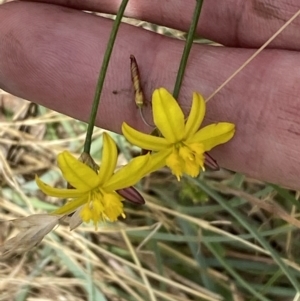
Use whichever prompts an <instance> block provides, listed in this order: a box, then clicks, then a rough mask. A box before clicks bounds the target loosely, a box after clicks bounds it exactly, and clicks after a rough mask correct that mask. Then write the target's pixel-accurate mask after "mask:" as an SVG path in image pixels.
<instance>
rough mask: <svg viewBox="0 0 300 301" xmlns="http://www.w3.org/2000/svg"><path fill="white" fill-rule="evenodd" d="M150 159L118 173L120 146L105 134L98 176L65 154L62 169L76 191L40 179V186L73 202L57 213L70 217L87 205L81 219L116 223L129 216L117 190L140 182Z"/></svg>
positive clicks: (141, 159)
mask: <svg viewBox="0 0 300 301" xmlns="http://www.w3.org/2000/svg"><path fill="white" fill-rule="evenodd" d="M149 157H150V155H146V156H140V157H137V158H135V159H133V160H131V161H130V162H129V163H128V164H127V165H125V166H124V167H122V168H121V169H119V170H118V171H117V172H116V173H114V170H115V168H116V163H117V147H116V144H115V142H114V140H113V139H112V138H111V137H110V136H109V135H108V134H106V133H104V134H103V153H102V164H101V167H100V169H99V172H98V173H96V172H95V171H94V170H93V169H92V168H90V167H89V166H88V165H86V164H84V163H82V162H80V161H78V160H77V159H76V158H75V157H74V156H72V155H71V154H70V153H69V152H68V151H64V152H62V153H61V154H59V155H58V157H57V161H58V166H59V168H60V170H61V172H62V174H63V177H64V178H65V179H66V181H67V182H68V183H69V184H70V185H71V186H72V187H74V189H60V188H54V187H51V186H49V185H47V184H45V183H44V182H43V181H41V180H40V179H39V178H38V177H37V176H36V183H37V185H38V186H39V188H40V189H41V190H42V191H43V192H44V193H45V194H47V195H50V196H54V197H59V198H67V199H71V200H70V201H69V202H67V203H66V204H65V205H64V206H63V207H61V208H59V209H57V210H56V211H54V212H53V214H58V215H60V214H68V213H71V212H74V211H75V210H76V209H77V208H79V207H81V206H83V207H82V210H81V212H80V216H81V218H82V220H83V221H84V222H89V221H90V220H92V221H93V222H94V224H95V225H97V223H98V222H99V221H104V220H108V221H112V222H113V221H116V220H117V218H118V216H120V215H121V216H123V217H124V216H125V215H124V212H123V204H122V202H121V200H122V197H121V196H120V195H119V194H118V193H116V192H115V191H116V190H119V189H123V188H126V187H129V186H132V185H134V184H135V183H137V182H138V181H139V180H140V179H141V178H142V177H143V176H144V172H143V167H144V166H145V165H147V163H148V161H149Z"/></svg>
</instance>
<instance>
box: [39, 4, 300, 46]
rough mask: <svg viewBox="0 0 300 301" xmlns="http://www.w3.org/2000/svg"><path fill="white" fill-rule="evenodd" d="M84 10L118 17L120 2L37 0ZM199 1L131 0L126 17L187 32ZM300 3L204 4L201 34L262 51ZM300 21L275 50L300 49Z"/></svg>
mask: <svg viewBox="0 0 300 301" xmlns="http://www.w3.org/2000/svg"><path fill="white" fill-rule="evenodd" d="M35 1H38V2H48V3H54V4H59V5H64V6H68V7H73V8H76V9H82V10H91V11H99V12H104V13H112V14H115V13H116V12H117V10H118V8H119V5H120V3H121V1H120V0H114V1H112V0H101V1H99V0H86V1H78V0H35ZM195 5H196V1H182V0H177V1H161V0H152V1H148V0H131V1H129V4H128V7H127V10H126V16H128V17H132V18H136V19H139V20H144V21H148V22H151V23H154V24H158V25H163V26H167V27H171V28H175V29H178V30H182V31H184V32H186V31H188V28H189V26H190V23H191V19H192V15H193V10H194V8H195ZM299 9H300V2H299V1H298V0H274V1H271V2H270V1H268V0H260V1H238V0H230V1H219V0H210V1H204V2H203V7H202V12H201V17H200V20H199V25H198V30H197V33H198V34H199V35H202V36H204V37H206V38H207V39H211V40H213V41H216V42H218V43H221V44H224V45H226V46H232V47H260V46H261V45H263V44H264V43H265V42H266V41H267V40H268V39H269V38H270V37H271V36H272V35H273V34H274V33H275V32H276V31H277V30H278V29H279V28H281V27H282V26H283V25H284V24H285V23H286V22H287V21H288V20H289V19H290V18H291V17H292V16H293V15H294V14H295V13H296V12H297V11H298V10H299ZM299 29H300V18H299V17H298V18H297V19H296V20H295V21H294V22H293V23H291V24H290V25H289V26H288V27H287V28H286V29H285V30H284V31H283V32H282V33H281V34H280V35H279V36H278V37H277V38H276V39H275V40H274V41H273V42H272V43H271V44H270V46H269V47H272V48H283V49H295V50H296V49H300V30H299Z"/></svg>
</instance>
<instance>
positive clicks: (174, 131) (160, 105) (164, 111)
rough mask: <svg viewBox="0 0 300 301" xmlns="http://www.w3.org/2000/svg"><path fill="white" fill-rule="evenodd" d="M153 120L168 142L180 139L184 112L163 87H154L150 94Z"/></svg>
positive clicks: (182, 132) (182, 133) (182, 130)
mask: <svg viewBox="0 0 300 301" xmlns="http://www.w3.org/2000/svg"><path fill="white" fill-rule="evenodd" d="M152 107H153V120H154V123H155V125H156V126H157V127H158V129H159V130H160V132H161V133H162V135H163V136H164V137H165V138H166V139H167V140H168V142H169V143H175V142H178V141H180V140H182V138H183V135H184V114H183V112H182V110H181V108H180V106H179V104H178V102H177V101H176V100H175V99H174V97H173V96H172V94H170V92H168V91H167V90H166V89H165V88H159V89H156V90H155V91H154V92H153V96H152Z"/></svg>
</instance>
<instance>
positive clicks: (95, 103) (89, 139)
mask: <svg viewBox="0 0 300 301" xmlns="http://www.w3.org/2000/svg"><path fill="white" fill-rule="evenodd" d="M128 1H129V0H122V3H121V5H120V8H119V10H118V13H117V15H116V19H115V21H114V24H113V28H112V31H111V34H110V37H109V40H108V43H107V47H106V50H105V53H104V57H103V62H102V66H101V70H100V73H99V77H98V81H97V87H96V91H95V96H94V100H93V105H92V109H91V115H90V118H89V124H88V128H87V132H86V137H85V141H84V147H83V151H84V152H85V153H88V154H89V153H90V150H91V144H92V135H93V130H94V126H95V120H96V116H97V112H98V107H99V103H100V96H101V92H102V89H103V84H104V80H105V76H106V71H107V67H108V64H109V60H110V57H111V53H112V50H113V46H114V43H115V40H116V36H117V33H118V29H119V26H120V23H121V20H122V17H123V15H124V11H125V8H126V6H127V3H128Z"/></svg>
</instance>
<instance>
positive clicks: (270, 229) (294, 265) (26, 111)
mask: <svg viewBox="0 0 300 301" xmlns="http://www.w3.org/2000/svg"><path fill="white" fill-rule="evenodd" d="M0 108H1V113H0V129H1V134H0V147H1V152H0V164H1V168H0V171H1V173H0V181H1V187H2V188H1V195H0V218H1V220H2V222H1V232H0V245H1V244H3V243H4V241H7V239H9V238H11V237H13V236H15V235H16V234H17V233H18V229H16V227H14V224H13V223H11V222H9V220H11V219H15V218H20V217H25V216H28V215H31V214H39V213H46V212H50V211H51V210H53V209H54V208H56V206H58V205H60V203H59V204H58V201H57V200H56V199H53V198H50V197H45V196H44V195H43V194H41V192H40V191H39V190H38V189H37V186H36V185H35V182H34V175H35V174H38V175H39V176H41V177H42V178H43V179H44V180H45V181H47V182H48V183H52V184H53V185H56V186H60V185H64V183H63V182H62V178H61V175H60V173H59V171H58V168H57V167H56V163H55V158H56V155H57V153H59V152H60V151H62V150H64V149H69V150H70V151H72V152H73V153H74V154H77V155H78V156H79V154H80V151H81V149H82V145H83V141H84V137H85V130H86V125H85V124H83V123H81V122H78V121H76V120H73V119H71V118H68V117H66V116H63V115H61V114H58V113H56V112H53V111H50V110H48V109H45V108H43V107H40V106H36V105H35V104H32V103H30V102H27V101H24V100H21V99H18V98H16V97H13V96H11V95H8V94H6V93H5V92H3V91H1V92H0ZM101 134H102V130H101V129H97V130H96V131H95V135H94V142H93V146H94V147H93V150H92V155H93V156H94V158H98V157H99V154H98V149H99V146H101ZM114 137H115V139H116V141H117V142H118V146H119V148H120V150H121V151H122V154H121V155H120V160H121V162H122V161H124V160H126V158H127V157H128V156H129V155H130V154H131V149H130V146H129V145H128V144H127V143H126V142H125V140H124V139H123V138H122V137H120V136H117V135H114ZM139 188H140V189H141V191H143V192H144V196H145V199H146V205H145V206H140V207H137V206H132V205H130V204H129V203H128V204H127V205H126V215H127V218H126V220H121V221H120V222H118V223H115V224H105V225H102V226H101V227H100V229H99V230H98V231H97V232H95V230H94V227H93V226H91V225H81V226H80V227H79V228H77V229H76V230H74V231H70V230H69V227H68V225H67V224H64V223H61V224H60V225H59V226H58V227H56V229H55V230H54V231H52V232H51V233H50V234H49V235H48V236H46V238H45V239H44V240H43V241H42V243H41V244H40V245H38V246H37V247H36V248H34V249H32V250H30V251H29V252H24V253H21V254H20V253H16V254H14V256H11V257H9V258H6V259H5V260H2V261H0V300H5V301H6V300H17V301H21V300H70V301H72V300H97V301H98V300H99V301H102V300H111V301H117V300H139V301H144V300H151V301H154V300H164V301H167V300H170V301H184V300H214V301H217V300H226V301H227V300H232V301H237V300H249V301H254V300H264V301H266V300H281V301H284V300H295V301H296V300H300V297H299V292H300V284H299V283H298V282H299V271H300V265H299V259H298V258H299V250H300V248H299V247H300V246H299V245H300V243H299V240H298V238H299V224H300V222H299V221H298V215H299V209H300V205H299V202H298V197H299V195H298V194H297V193H295V192H293V191H287V190H285V189H284V188H281V187H277V186H274V185H269V184H266V183H262V182H259V181H256V180H254V179H250V178H246V177H245V176H243V175H241V174H235V173H232V172H229V171H226V170H221V171H218V172H206V173H205V174H202V176H201V178H199V179H197V180H194V179H189V178H184V179H183V180H182V181H181V182H180V183H178V182H177V181H176V180H175V179H174V177H172V176H171V175H170V173H169V172H168V171H167V170H162V171H160V172H157V173H155V174H152V175H151V176H149V177H147V178H146V179H144V180H143V182H141V183H140V185H139ZM297 292H298V294H297Z"/></svg>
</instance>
